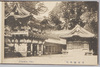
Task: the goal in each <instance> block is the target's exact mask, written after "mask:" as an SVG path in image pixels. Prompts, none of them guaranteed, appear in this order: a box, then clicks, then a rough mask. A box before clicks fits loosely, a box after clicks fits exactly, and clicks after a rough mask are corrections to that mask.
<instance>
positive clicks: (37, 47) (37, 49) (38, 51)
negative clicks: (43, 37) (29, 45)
mask: <svg viewBox="0 0 100 67" xmlns="http://www.w3.org/2000/svg"><path fill="white" fill-rule="evenodd" d="M38 53H39V44H37V54H38Z"/></svg>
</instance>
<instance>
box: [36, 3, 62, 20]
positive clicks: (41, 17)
mask: <svg viewBox="0 0 100 67" xmlns="http://www.w3.org/2000/svg"><path fill="white" fill-rule="evenodd" d="M42 3H43V4H44V5H45V6H46V7H47V8H48V10H47V11H46V12H45V13H43V14H39V15H37V16H36V17H37V18H38V19H40V20H42V19H43V17H44V16H45V17H48V16H49V12H50V11H52V10H53V8H54V7H55V6H56V4H57V3H60V1H59V2H57V1H54V2H48V1H47V2H42Z"/></svg>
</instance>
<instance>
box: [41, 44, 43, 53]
mask: <svg viewBox="0 0 100 67" xmlns="http://www.w3.org/2000/svg"><path fill="white" fill-rule="evenodd" d="M41 52H42V53H41V54H43V44H42V45H41Z"/></svg>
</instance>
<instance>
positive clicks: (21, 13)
mask: <svg viewBox="0 0 100 67" xmlns="http://www.w3.org/2000/svg"><path fill="white" fill-rule="evenodd" d="M29 15H30V12H28V11H27V10H25V9H24V8H23V7H20V5H19V4H16V5H15V6H14V8H13V10H12V11H11V12H10V13H8V14H7V15H6V18H8V17H9V16H14V17H15V18H25V17H27V16H29Z"/></svg>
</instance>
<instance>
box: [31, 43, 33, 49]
mask: <svg viewBox="0 0 100 67" xmlns="http://www.w3.org/2000/svg"><path fill="white" fill-rule="evenodd" d="M31 51H33V45H32V43H31Z"/></svg>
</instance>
